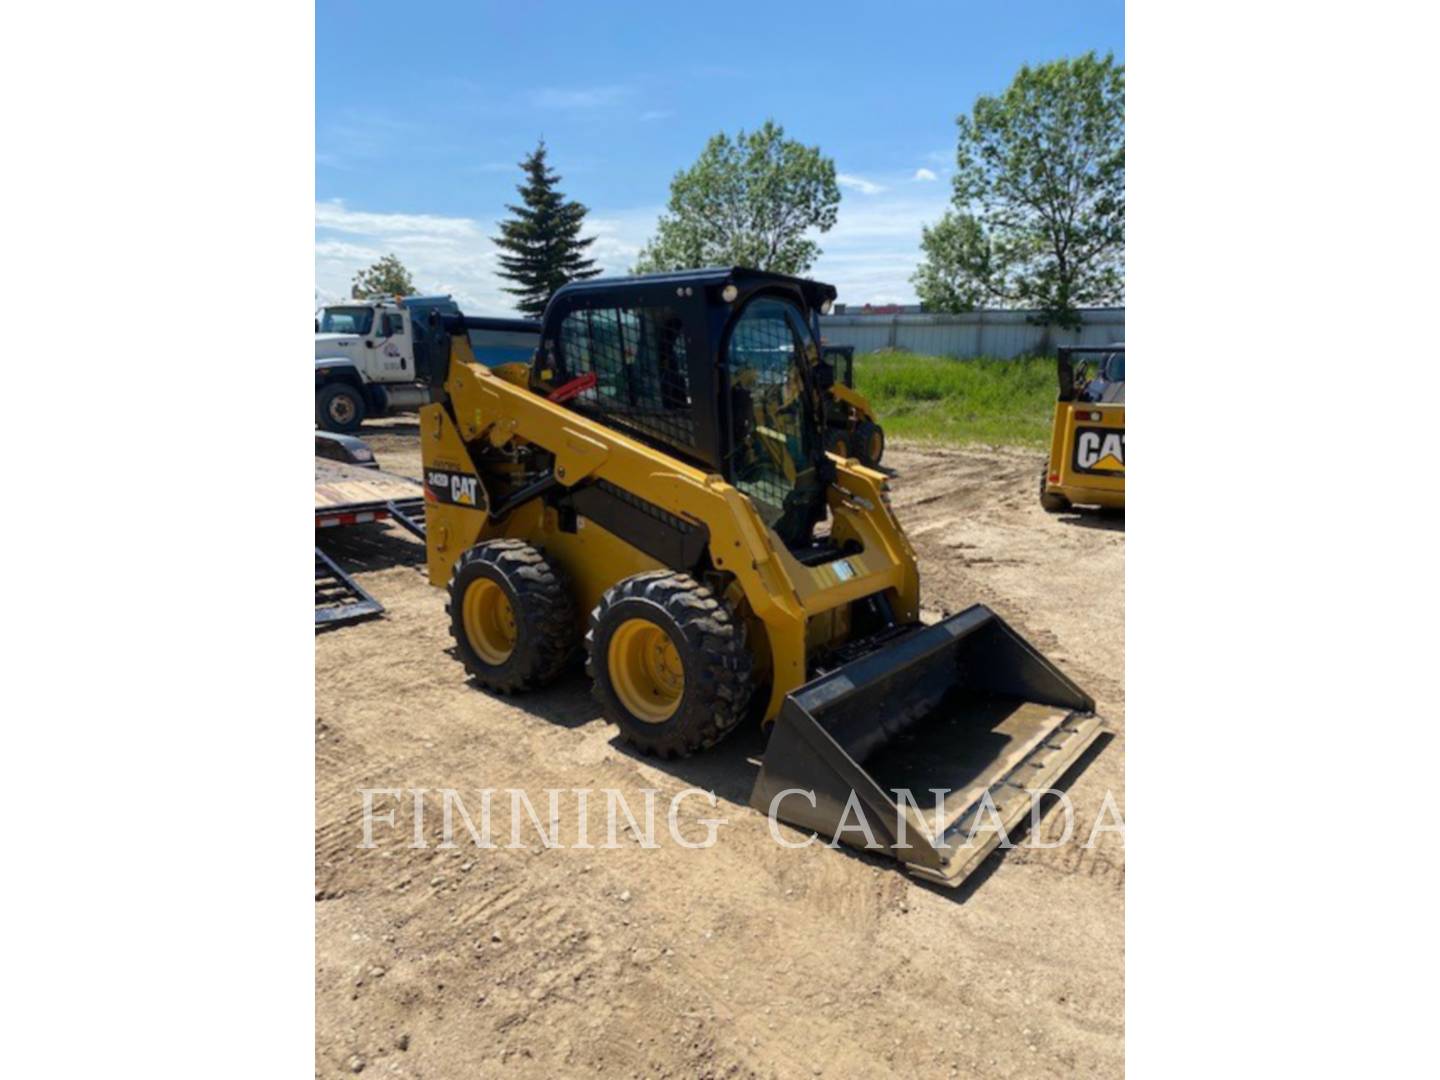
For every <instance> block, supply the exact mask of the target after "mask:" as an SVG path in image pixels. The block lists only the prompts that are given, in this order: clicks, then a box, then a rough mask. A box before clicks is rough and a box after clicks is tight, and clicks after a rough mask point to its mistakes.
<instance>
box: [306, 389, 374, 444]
mask: <svg viewBox="0 0 1440 1080" xmlns="http://www.w3.org/2000/svg"><path fill="white" fill-rule="evenodd" d="M337 399H346V400H347V401H348V402H349V405H350V411H351V412H352V413H353V414H354V415H352V416H351V417H350V418H349V419H343V420H337V419H336V418H335V416H334V410H335V405H336V401H337ZM315 422H316V423H318V424H319V425H320V428H321V430H323V431H339V432H344V433H346V434H349V433H351V432H355V431H359V430H360V425H361V424H363V423H364V422H365V395H364V394H362V393H361V392H360V389H359V387H355V386H351V385H350V384H349V383H329V384H328V385H326V386H322V387H321V388H320V389H319V390H318V391H317V392H316V394H315Z"/></svg>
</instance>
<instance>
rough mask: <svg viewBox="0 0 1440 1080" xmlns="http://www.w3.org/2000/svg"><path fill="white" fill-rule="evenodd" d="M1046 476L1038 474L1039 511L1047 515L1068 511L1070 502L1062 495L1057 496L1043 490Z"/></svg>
mask: <svg viewBox="0 0 1440 1080" xmlns="http://www.w3.org/2000/svg"><path fill="white" fill-rule="evenodd" d="M1045 483H1046V476H1045V474H1044V473H1043V472H1042V473H1041V474H1040V509H1042V510H1044V511H1045V512H1046V513H1047V514H1062V513H1064V512H1065V511H1066V510H1069V509H1070V500H1069V499H1067V498H1065V496H1064V495H1057V494H1055V493H1054V492H1053V491H1046V490H1045Z"/></svg>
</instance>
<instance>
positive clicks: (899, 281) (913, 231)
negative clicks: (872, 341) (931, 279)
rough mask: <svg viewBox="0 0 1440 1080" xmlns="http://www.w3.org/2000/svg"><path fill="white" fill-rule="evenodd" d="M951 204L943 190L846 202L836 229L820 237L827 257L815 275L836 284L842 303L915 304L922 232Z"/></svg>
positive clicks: (812, 274)
mask: <svg viewBox="0 0 1440 1080" xmlns="http://www.w3.org/2000/svg"><path fill="white" fill-rule="evenodd" d="M947 206H949V200H948V199H947V198H946V196H945V195H944V194H943V193H941V192H938V191H937V192H936V193H935V194H933V195H930V196H927V197H923V198H922V197H919V196H903V197H902V196H899V195H890V196H886V197H883V198H878V199H867V200H865V201H864V202H849V203H847V202H843V201H842V202H841V204H840V212H839V215H838V218H837V220H836V222H835V227H834V228H833V229H831V230H830V231H829V232H828V233H825V234H824V235H823V236H817V237H816V238H815V239H816V242H817V243H819V245H820V247H821V249H822V254H821V256H820V258H819V259H818V260H817V261H816V263H815V265H814V266H813V267H812V268H811V270H810V272H809V276H810V277H813V278H816V279H818V280H820V281H828V282H829V283H830V284H832V285H834V286H835V287H836V289H838V290H839V293H840V295H839V298H838V299H839V301H840V302H841V303H842V304H854V305H857V306H858V305H860V304H866V303H873V304H913V303H914V302H915V289H914V287H913V286H912V285H911V284H910V275H911V274H913V273H914V272H915V267H916V266H917V265H918V263H919V262H920V230H921V228H922V227H923V226H925V225H929V224H932V223H933V222H935V221H936V220H937V219H938V218H939V217H940V215H941V214H943V213H944V212H945V209H946V207H947Z"/></svg>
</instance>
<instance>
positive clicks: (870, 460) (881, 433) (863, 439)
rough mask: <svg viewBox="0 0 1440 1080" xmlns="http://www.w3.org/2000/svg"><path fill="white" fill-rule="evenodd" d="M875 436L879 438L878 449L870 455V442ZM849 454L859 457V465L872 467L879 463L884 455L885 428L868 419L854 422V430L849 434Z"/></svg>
mask: <svg viewBox="0 0 1440 1080" xmlns="http://www.w3.org/2000/svg"><path fill="white" fill-rule="evenodd" d="M877 436H878V437H879V440H880V449H879V451H878V452H877V453H876V454H875V455H874V456H873V457H872V456H871V454H870V443H871V441H872V440H874V439H875V438H876V437H877ZM850 456H851V457H855V458H859V459H860V464H861V465H868V466H870V467H871V468H872V469H873V468H874V467H875V466H877V465H879V464H880V459H881V458H883V457H884V456H885V429H884V428H882V427H881V426H880V425H879V424H876V423H874V422H872V421H870V420H862V421H860V423H858V424H856V425H855V431H854V433H853V434H852V435H851V436H850Z"/></svg>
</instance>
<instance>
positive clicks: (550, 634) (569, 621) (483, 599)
mask: <svg viewBox="0 0 1440 1080" xmlns="http://www.w3.org/2000/svg"><path fill="white" fill-rule="evenodd" d="M566 584H567V583H566V581H565V579H564V578H563V577H562V576H561V574H560V571H559V570H558V569H557V568H556V567H555V566H554V564H552V563H551V562H550V561H549V560H548V559H546V558H545V554H544V552H542V551H540V550H539V549H538V548H534V547H531V546H530V545H529V544H527V543H525V542H524V541H523V540H490V541H487V542H486V543H483V544H476V545H475V546H474V547H473V548H471V549H470V550H469V551H467V552H465V554H464V555H461V556H460V559H459V561H458V562H456V564H455V570H454V572H453V573H452V574H451V575H450V586H449V599H448V601H447V602H446V605H445V612H446V614H448V615H449V616H450V634H451V636H453V637H454V638H455V653H456V655H457V656H458V657H459V659H460V663H462V664H463V665H464V666H465V670H466V671H467V672H469V674H470V675H471V676H472V677H473V678H474V679H475V681H476V682H477V683H478V684H479V685H481V686H483V687H485V689H487V690H495V691H498V692H499V693H502V694H511V693H518V692H519V691H522V690H531V689H533V688H535V687H537V686H542V685H544V684H545V683H547V682H550V681H551V680H552V679H554V678H555V676H556V675H558V674H560V671H561V670H562V669H563V668H564V666H565V662H566V661H567V660H568V659H570V657H571V656H572V655H573V654H574V651H575V638H576V621H577V619H576V611H575V602H574V600H573V599H572V598H571V596H570V590H569V589H568V588H567V587H566Z"/></svg>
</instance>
